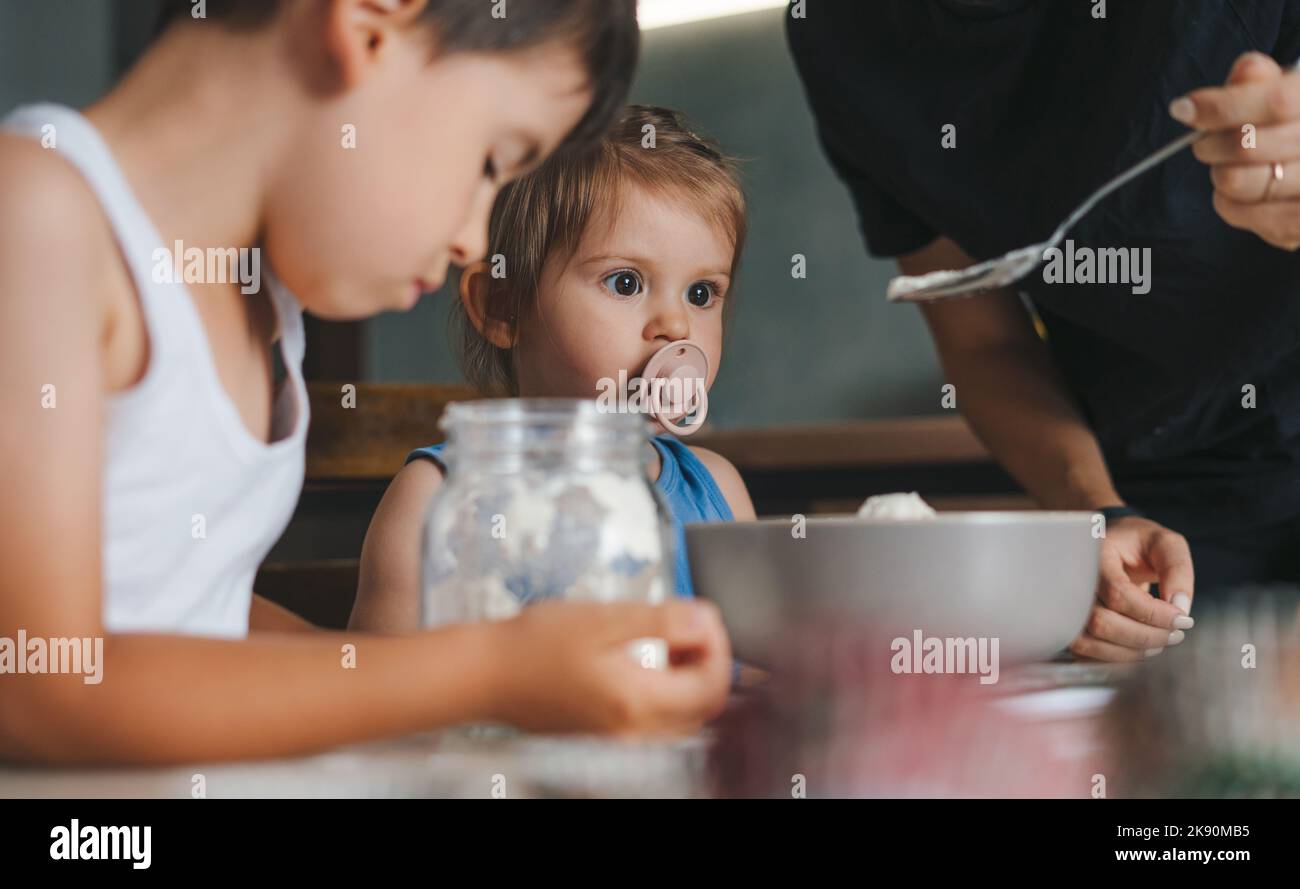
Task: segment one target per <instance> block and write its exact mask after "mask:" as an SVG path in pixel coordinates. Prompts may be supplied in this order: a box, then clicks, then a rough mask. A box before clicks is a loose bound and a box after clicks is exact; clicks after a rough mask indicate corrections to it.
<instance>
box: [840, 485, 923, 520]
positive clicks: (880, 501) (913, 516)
mask: <svg viewBox="0 0 1300 889" xmlns="http://www.w3.org/2000/svg"><path fill="white" fill-rule="evenodd" d="M935 515H937V513H935V511H934V509H933V508H932V507H931V506H930V504H928V503H926V502H925V501H924V500H922V499H921V495H920V494H918V493H916V492H915V491H912V492H910V493H907V494H877V495H876V496H874V497H868V498H867V499H866V501H865V502H864V503H863V504H862V506H860V507H859V508H858V518H861V519H902V520H904V521H918V520H924V519H932V518H934V517H935Z"/></svg>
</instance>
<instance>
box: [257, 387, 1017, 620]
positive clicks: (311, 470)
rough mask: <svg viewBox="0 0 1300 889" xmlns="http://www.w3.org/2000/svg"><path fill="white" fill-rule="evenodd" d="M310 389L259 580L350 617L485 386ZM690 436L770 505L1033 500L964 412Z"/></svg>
mask: <svg viewBox="0 0 1300 889" xmlns="http://www.w3.org/2000/svg"><path fill="white" fill-rule="evenodd" d="M349 385H351V386H354V387H355V388H354V389H347V388H345V387H347V386H349ZM308 390H309V394H310V397H311V410H312V422H311V430H310V432H309V434H308V437H307V471H306V480H305V484H304V487H303V493H302V497H301V498H300V500H299V502H298V507H297V509H296V511H295V513H294V517H293V520H292V521H291V522H290V525H289V528H288V529H287V530H286V531H285V533H284V535H283V537H282V538H281V539H280V541H279V542H278V543H277V544H276V546H275V547H274V549H272V551H271V553H270V555H269V556H268V558H267V560H266V563H265V564H264V565H263V567H262V570H261V571H260V572H259V573H258V578H257V586H256V589H257V591H258V592H259V593H261V594H262V595H265V596H267V597H268V598H270V599H272V600H273V601H276V602H279V603H280V604H282V605H284V606H286V607H287V608H290V609H291V610H293V611H295V612H297V613H299V614H301V615H303V616H304V617H306V618H307V619H308V620H311V621H313V622H315V623H318V624H320V625H321V626H326V627H343V626H345V625H346V622H347V619H348V615H349V614H350V613H351V610H352V601H353V599H354V598H355V595H356V583H357V564H358V559H359V557H360V555H361V543H362V541H363V540H364V538H365V533H366V528H367V526H368V525H369V522H370V517H371V515H372V514H373V513H374V510H375V507H377V506H378V505H379V500H380V498H381V497H382V496H383V493H384V489H385V488H386V487H387V485H388V482H389V481H390V480H391V479H392V477H393V476H394V475H395V474H396V473H397V471H398V470H399V469H401V467H402V464H403V463H404V461H405V459H406V455H407V454H408V453H409V452H410V451H411V450H412V449H413V448H416V447H420V446H422V445H426V444H433V443H436V442H439V441H441V440H442V432H441V430H439V429H438V420H439V418H440V417H441V416H442V412H443V410H444V409H445V408H446V406H447V404H448V403H450V402H452V401H465V400H470V399H474V398H478V397H481V396H480V395H479V394H478V393H477V392H476V391H475V390H474V389H472V388H470V387H468V386H458V385H441V384H421V383H357V384H347V383H319V382H317V383H310V384H308ZM689 442H690V443H691V444H692V445H699V446H701V447H706V448H709V449H711V450H714V451H717V452H718V453H720V454H722V455H723V456H724V457H726V458H727V459H729V460H730V461H731V462H732V463H734V464H735V465H736V467H737V469H738V470H739V471H740V474H741V476H742V477H743V478H744V479H745V483H746V485H747V486H748V488H749V492H750V496H751V497H752V498H753V500H754V505H755V508H756V510H757V511H758V514H759V515H760V516H761V515H791V514H794V513H803V514H806V515H811V514H817V513H831V512H852V511H853V510H854V509H856V507H857V506H858V504H860V503H861V502H862V500H863V499H864V498H866V497H868V496H870V495H872V494H879V493H884V492H888V491H919V492H920V493H921V495H922V496H923V497H925V498H926V499H927V500H929V501H931V502H932V503H934V505H935V506H936V507H937V508H941V509H1027V508H1032V504H1031V503H1030V501H1029V500H1028V499H1027V498H1026V497H1025V496H1024V494H1023V493H1022V492H1020V490H1019V488H1018V487H1017V486H1016V485H1015V483H1014V482H1013V481H1012V480H1011V479H1010V478H1009V477H1008V476H1007V475H1006V473H1005V472H1003V471H1002V470H1001V469H1000V468H998V467H997V466H996V465H995V464H994V463H993V462H992V460H991V459H990V457H989V455H988V452H987V450H986V449H985V448H984V446H983V445H982V444H981V443H980V442H979V440H978V439H977V438H976V437H975V436H974V434H972V433H971V431H970V429H969V427H968V426H967V425H966V423H965V421H963V420H962V419H961V417H960V416H958V415H957V414H956V413H953V414H949V415H945V416H937V417H915V418H904V419H892V420H855V421H846V422H836V423H820V424H808V425H800V426H787V427H779V428H766V429H712V428H710V427H709V426H708V425H706V426H705V428H704V429H702V430H701V431H700V432H699V433H698V434H697V435H695V436H692V437H691V438H690V439H689Z"/></svg>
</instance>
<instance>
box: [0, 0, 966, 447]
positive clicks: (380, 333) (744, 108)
mask: <svg viewBox="0 0 1300 889" xmlns="http://www.w3.org/2000/svg"><path fill="white" fill-rule="evenodd" d="M152 7H153V4H152V3H150V2H147V0H119V2H115V3H107V2H102V0H0V113H3V112H4V111H7V110H9V109H10V108H12V107H13V106H14V105H17V104H19V103H22V102H30V101H36V100H42V99H48V100H54V101H60V102H66V103H69V104H73V105H84V104H86V103H88V102H90V101H91V100H93V99H94V98H95V97H97V96H98V95H100V94H101V93H102V92H103V91H104V90H105V89H107V87H108V86H109V84H111V82H112V79H113V77H114V76H115V72H117V71H118V70H120V68H121V67H122V66H123V65H124V64H125V63H126V62H127V60H129V59H130V58H131V57H132V56H133V54H134V53H135V52H136V51H137V50H138V49H139V47H141V46H143V45H144V43H145V42H147V38H148V30H149V27H150V23H151V21H152ZM784 15H785V11H784V10H782V9H774V10H766V11H762V12H755V13H750V14H747V15H742V16H735V17H732V18H727V19H720V20H715V21H710V22H704V23H698V24H691V25H682V26H677V27H671V28H663V29H657V30H653V31H649V32H647V33H646V34H645V44H644V52H643V56H642V64H641V68H640V71H639V73H638V77H637V80H636V83H635V85H634V88H633V94H632V99H633V101H636V102H646V103H653V104H658V105H666V106H669V107H673V108H678V109H680V110H682V111H684V112H686V113H687V115H688V116H689V117H690V118H691V119H692V121H693V123H694V124H695V125H696V126H697V127H698V128H699V129H700V130H702V131H704V132H707V133H709V134H711V135H712V136H714V137H715V138H716V139H718V141H720V142H721V143H722V145H723V146H724V148H725V149H726V150H727V151H728V152H729V153H731V154H733V155H738V156H740V157H743V158H746V159H747V162H746V164H745V179H746V190H747V192H748V195H749V201H750V238H749V243H748V247H747V249H746V252H745V257H744V261H743V264H742V269H741V275H740V282H739V288H738V290H737V291H736V294H737V296H736V299H737V303H736V305H735V309H734V314H733V316H732V323H731V326H730V329H729V330H728V332H727V342H726V349H725V351H724V355H723V365H722V370H721V372H720V374H719V376H718V380H717V384H716V386H715V388H714V389H713V391H712V393H711V397H710V414H709V416H710V419H711V421H712V423H714V424H715V425H717V426H719V427H734V426H756V425H773V424H780V423H798V422H813V421H826V420H837V419H850V418H869V417H883V416H906V415H916V414H927V413H937V412H938V410H939V403H938V398H939V386H940V385H941V382H942V381H941V375H940V372H939V370H938V366H937V362H936V360H935V357H934V352H933V348H932V346H931V344H930V340H929V336H928V335H927V333H926V331H925V328H924V325H923V323H922V321H921V319H920V315H919V313H918V312H917V310H916V309H915V308H912V307H909V306H893V305H889V304H887V303H886V302H885V298H884V291H885V284H886V283H887V281H888V279H889V276H890V275H891V274H892V273H893V264H892V263H888V262H880V261H877V260H873V259H871V258H870V257H868V256H867V254H866V251H865V248H864V247H863V245H862V241H861V238H860V235H859V232H858V225H857V219H856V217H855V214H854V212H853V209H852V205H851V203H850V200H849V197H848V193H847V192H846V191H845V190H844V188H843V187H842V186H841V185H840V183H839V181H838V180H837V179H836V178H835V176H834V174H833V173H832V172H831V170H830V168H829V166H828V165H827V163H826V160H825V158H824V157H823V156H822V153H821V149H820V147H819V146H818V144H817V139H816V133H815V130H814V127H813V122H812V118H811V116H810V114H809V111H808V108H807V105H806V104H805V102H804V98H803V93H802V87H801V85H800V83H799V80H798V77H797V75H796V74H795V71H794V66H793V63H792V61H791V60H790V56H789V52H788V50H787V48H786V44H785V36H784V31H783V28H782V19H783V16H784ZM794 253H802V254H804V255H805V256H806V257H807V278H805V279H802V280H795V279H793V278H791V276H790V257H791V255H792V254H794ZM450 298H451V296H450V294H449V293H440V294H437V295H435V296H432V297H429V298H426V299H425V300H424V301H423V302H422V303H421V304H420V305H419V306H418V307H416V309H414V310H413V311H412V312H411V313H410V314H408V315H388V316H383V317H380V318H377V319H374V320H372V321H370V322H368V323H367V324H366V328H365V336H364V341H363V350H364V362H365V370H366V376H367V378H368V379H372V380H391V381H395V380H417V381H436V382H453V381H458V380H459V379H460V378H461V377H460V373H459V370H458V369H457V367H456V362H455V358H454V355H453V353H452V351H451V347H450V342H449V337H448V335H447V328H446V323H445V321H446V315H447V308H448V300H449V299H450Z"/></svg>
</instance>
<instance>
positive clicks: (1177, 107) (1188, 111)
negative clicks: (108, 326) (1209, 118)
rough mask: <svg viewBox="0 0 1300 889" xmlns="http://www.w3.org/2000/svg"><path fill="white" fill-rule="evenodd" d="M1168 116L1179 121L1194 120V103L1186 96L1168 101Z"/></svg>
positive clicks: (1188, 122)
mask: <svg viewBox="0 0 1300 889" xmlns="http://www.w3.org/2000/svg"><path fill="white" fill-rule="evenodd" d="M1169 116H1170V117H1172V118H1173V119H1174V120H1176V121H1179V122H1180V123H1187V124H1190V123H1191V122H1192V121H1194V120H1196V105H1195V104H1194V103H1193V102H1192V100H1191V99H1189V98H1187V97H1186V96H1183V97H1182V98H1179V99H1174V100H1173V101H1172V102H1170V103H1169Z"/></svg>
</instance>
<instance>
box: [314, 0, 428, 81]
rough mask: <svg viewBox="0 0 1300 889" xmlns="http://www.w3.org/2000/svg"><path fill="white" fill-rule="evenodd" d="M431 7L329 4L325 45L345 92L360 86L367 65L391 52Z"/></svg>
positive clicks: (419, 0) (366, 1) (364, 0)
mask: <svg viewBox="0 0 1300 889" xmlns="http://www.w3.org/2000/svg"><path fill="white" fill-rule="evenodd" d="M427 5H428V0H328V3H327V4H326V6H325V22H324V28H325V45H326V47H327V48H328V52H329V55H330V60H331V61H332V62H333V64H334V70H335V73H336V75H337V79H336V83H337V84H338V85H339V86H340V87H341V88H342V89H349V88H351V87H352V86H354V85H356V83H357V82H358V81H360V80H361V78H362V76H363V74H364V72H365V70H366V65H367V64H368V63H369V62H371V61H373V60H374V59H375V58H377V57H378V56H379V54H380V53H383V52H387V51H388V50H389V49H391V48H392V46H393V45H394V40H395V38H396V37H397V36H398V35H399V34H400V33H401V32H403V31H404V30H405V29H406V28H407V27H408V26H410V25H411V24H413V23H414V22H415V21H416V20H417V19H419V17H420V15H421V14H422V13H423V12H424V8H425V6H427Z"/></svg>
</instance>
